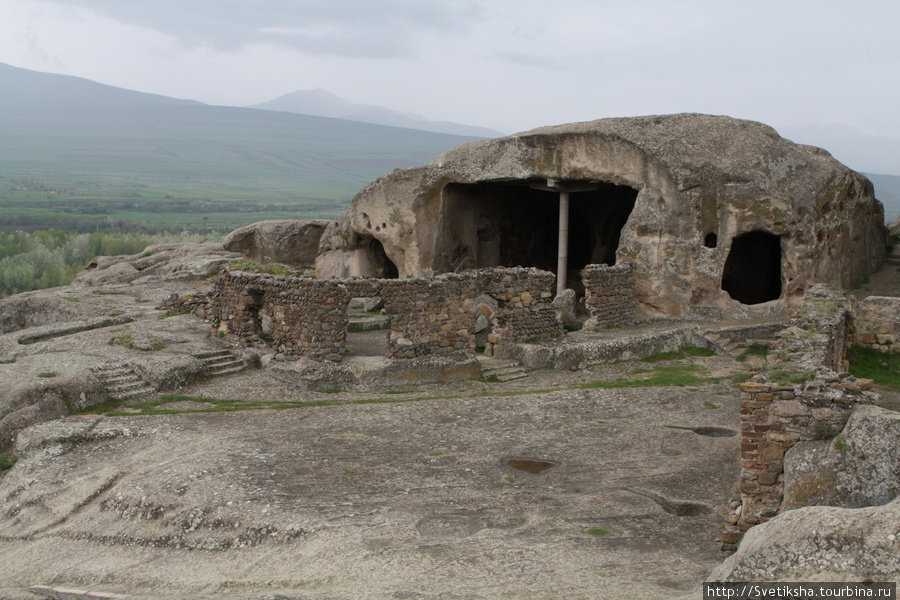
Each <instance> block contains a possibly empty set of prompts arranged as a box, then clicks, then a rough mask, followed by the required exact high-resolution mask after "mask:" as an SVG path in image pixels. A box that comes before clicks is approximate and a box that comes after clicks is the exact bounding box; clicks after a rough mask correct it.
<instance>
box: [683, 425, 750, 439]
mask: <svg viewBox="0 0 900 600" xmlns="http://www.w3.org/2000/svg"><path fill="white" fill-rule="evenodd" d="M691 431H693V432H694V433H696V434H697V435H705V436H706V437H734V436H736V435H737V434H738V432H737V431H735V430H734V429H725V428H724V427H692V428H691Z"/></svg>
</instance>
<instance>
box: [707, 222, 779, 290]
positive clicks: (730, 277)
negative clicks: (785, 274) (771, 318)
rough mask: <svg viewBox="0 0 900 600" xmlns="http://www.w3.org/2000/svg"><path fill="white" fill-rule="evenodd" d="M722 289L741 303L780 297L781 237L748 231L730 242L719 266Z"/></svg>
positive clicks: (764, 232) (763, 232) (765, 232)
mask: <svg viewBox="0 0 900 600" xmlns="http://www.w3.org/2000/svg"><path fill="white" fill-rule="evenodd" d="M722 289H723V290H725V291H726V292H728V295H729V296H731V297H732V298H733V299H734V300H737V301H738V302H740V303H741V304H761V303H763V302H768V301H770V300H777V299H778V298H780V297H781V237H780V236H777V235H775V234H773V233H769V232H768V231H751V232H749V233H744V234H741V235H739V236H737V237H735V238H734V239H733V240H732V241H731V250H729V252H728V258H727V259H725V267H724V269H722Z"/></svg>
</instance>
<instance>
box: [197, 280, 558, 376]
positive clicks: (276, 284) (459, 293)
mask: <svg viewBox="0 0 900 600" xmlns="http://www.w3.org/2000/svg"><path fill="white" fill-rule="evenodd" d="M553 282H554V276H553V274H552V273H548V272H546V271H540V270H538V269H525V268H515V269H482V270H477V271H467V272H464V273H455V274H448V275H442V276H439V277H433V278H424V277H422V278H413V279H349V280H333V279H331V280H322V279H310V278H303V277H276V276H272V275H257V274H252V273H244V272H241V271H237V272H231V273H226V274H224V275H223V276H222V277H220V278H219V280H218V281H217V282H216V287H215V289H214V290H213V292H211V293H210V295H209V306H208V309H207V312H208V318H209V319H210V320H211V321H212V325H213V332H214V334H215V335H219V336H220V337H224V338H227V339H228V340H230V341H231V342H232V343H235V344H239V345H249V344H253V343H257V342H258V341H259V340H260V338H261V335H262V325H261V322H262V314H263V313H265V314H266V315H267V316H268V317H269V318H271V320H272V338H273V343H274V345H275V348H276V349H277V350H278V351H279V352H281V353H284V354H288V355H298V356H305V357H307V358H310V359H313V360H320V361H321V360H331V361H335V362H338V361H340V360H341V357H342V354H343V352H344V344H345V341H346V335H347V323H348V318H347V306H348V305H349V303H350V300H351V298H354V297H374V296H381V297H382V298H383V300H384V310H385V312H386V313H387V314H388V315H391V317H392V318H391V332H390V336H389V338H388V343H389V348H390V355H391V357H392V358H413V357H416V356H424V355H429V354H444V353H446V352H452V351H453V350H463V349H465V350H475V320H476V317H477V315H478V314H483V315H485V316H486V317H488V318H489V319H490V323H491V333H490V334H489V336H488V338H489V344H490V348H486V352H488V353H489V354H490V353H494V352H496V349H497V347H498V346H499V345H500V344H502V343H504V342H518V341H524V340H526V339H530V338H545V337H548V336H552V335H557V334H559V333H560V332H561V327H562V326H561V325H560V323H559V321H558V320H557V318H556V312H555V311H554V309H553V308H552V306H551V304H550V300H551V298H552V292H551V289H552V286H553Z"/></svg>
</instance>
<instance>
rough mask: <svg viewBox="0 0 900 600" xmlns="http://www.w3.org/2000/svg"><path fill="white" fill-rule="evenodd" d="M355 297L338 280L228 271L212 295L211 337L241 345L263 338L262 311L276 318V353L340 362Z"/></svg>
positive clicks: (274, 324)
mask: <svg viewBox="0 0 900 600" xmlns="http://www.w3.org/2000/svg"><path fill="white" fill-rule="evenodd" d="M351 298H352V294H351V293H350V291H349V289H348V288H347V286H346V285H343V284H342V283H341V282H339V281H332V280H319V279H312V278H303V277H279V276H274V275H259V274H255V273H245V272H243V271H234V272H226V273H225V274H223V275H222V276H221V277H219V279H218V281H217V282H216V286H215V288H214V290H213V292H212V293H210V303H209V307H208V309H207V312H208V317H207V318H208V319H209V320H211V321H212V325H213V333H214V334H216V335H219V336H220V337H225V338H227V339H229V340H230V341H231V342H233V343H235V344H238V345H250V344H252V343H254V342H257V341H258V340H260V337H261V335H262V327H261V314H260V313H261V312H262V311H266V312H267V313H268V314H269V316H270V317H271V319H272V337H273V338H274V340H273V341H274V344H275V348H276V350H278V351H279V352H281V353H283V354H289V355H300V356H305V357H307V358H311V359H313V360H326V359H327V360H333V361H340V360H341V355H342V353H343V349H344V342H345V340H346V336H347V322H348V319H347V305H348V304H349V303H350V299H351Z"/></svg>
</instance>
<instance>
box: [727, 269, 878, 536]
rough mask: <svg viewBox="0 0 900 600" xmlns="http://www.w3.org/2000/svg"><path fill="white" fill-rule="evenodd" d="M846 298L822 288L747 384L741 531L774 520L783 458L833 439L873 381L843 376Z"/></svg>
mask: <svg viewBox="0 0 900 600" xmlns="http://www.w3.org/2000/svg"><path fill="white" fill-rule="evenodd" d="M848 305H849V302H848V300H847V299H846V298H845V297H843V296H841V295H839V294H836V293H833V292H829V291H827V290H825V289H824V288H821V287H820V286H814V287H813V288H811V290H810V292H809V294H808V296H807V300H806V302H805V303H804V305H803V306H802V307H801V309H800V310H799V311H798V313H797V314H798V316H797V317H795V318H794V319H793V320H792V321H791V326H790V327H788V328H787V329H785V330H784V331H782V332H781V333H780V334H779V336H778V338H777V339H776V341H775V343H774V344H773V347H772V348H771V349H770V351H769V356H768V359H767V365H766V369H765V371H763V372H762V373H760V374H759V375H757V376H756V377H754V380H752V381H750V382H747V383H744V384H742V385H741V409H740V412H741V481H740V490H741V500H742V507H741V517H740V521H739V523H738V527H739V528H740V529H741V530H744V531H745V530H747V529H749V528H750V527H751V526H753V525H755V524H757V523H761V522H764V521H766V520H768V519H770V518H771V517H773V516H775V515H776V514H777V513H778V511H779V510H780V507H781V500H782V495H783V491H784V455H785V452H787V451H788V450H789V449H790V448H791V447H792V446H793V445H794V444H796V443H797V442H799V441H804V440H813V439H824V438H828V437H833V436H834V435H836V434H837V433H838V432H840V431H841V429H843V427H844V424H845V423H846V421H847V419H848V418H849V416H850V411H851V410H852V409H853V406H854V405H855V404H856V403H870V402H872V400H873V399H874V398H876V397H877V396H875V395H874V394H872V393H871V392H868V391H867V390H868V389H869V388H871V387H872V385H873V383H874V382H873V381H872V380H868V379H857V378H855V377H853V376H851V375H849V374H848V373H846V372H844V369H843V367H844V366H845V365H846V356H845V355H846V345H847V339H848V330H849V327H848V323H849V314H850V313H849V311H848Z"/></svg>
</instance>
